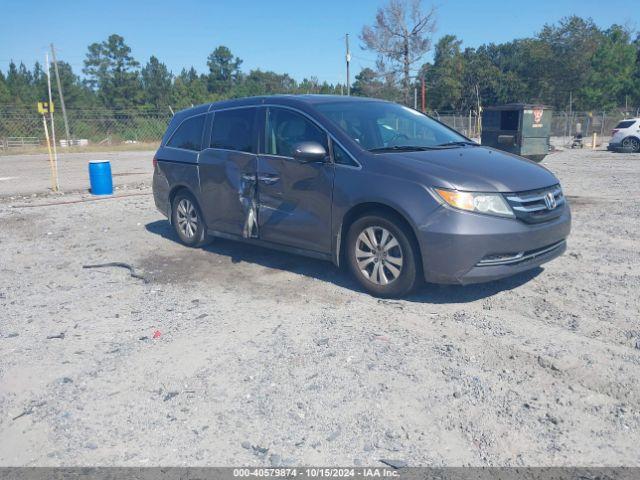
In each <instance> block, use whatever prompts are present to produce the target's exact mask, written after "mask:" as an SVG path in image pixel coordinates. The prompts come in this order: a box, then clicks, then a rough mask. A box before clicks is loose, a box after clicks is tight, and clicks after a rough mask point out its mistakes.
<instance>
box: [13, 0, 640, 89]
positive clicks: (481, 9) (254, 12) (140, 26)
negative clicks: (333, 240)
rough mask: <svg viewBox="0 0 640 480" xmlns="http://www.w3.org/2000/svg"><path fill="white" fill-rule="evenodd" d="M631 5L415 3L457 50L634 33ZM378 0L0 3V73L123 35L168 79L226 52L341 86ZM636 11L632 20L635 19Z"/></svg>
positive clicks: (77, 60) (627, 0)
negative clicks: (618, 29) (348, 53)
mask: <svg viewBox="0 0 640 480" xmlns="http://www.w3.org/2000/svg"><path fill="white" fill-rule="evenodd" d="M634 1H635V0H624V1H618V0H609V1H606V2H605V1H603V0H579V1H573V0H555V1H548V0H529V1H517V0H513V1H510V2H507V1H498V0H484V1H482V0H458V1H454V0H435V1H434V2H429V1H427V0H424V4H425V5H430V4H435V5H436V6H438V15H437V16H438V29H437V31H436V34H435V37H434V38H435V39H437V38H439V37H440V36H442V35H445V34H455V35H457V36H458V37H459V38H461V39H462V40H463V42H464V46H472V47H473V46H477V45H480V44H482V43H489V42H503V41H508V40H511V39H513V38H520V37H525V36H530V35H532V34H534V33H535V32H536V31H538V30H540V28H541V26H542V25H543V24H544V23H547V22H555V21H557V20H558V19H560V18H561V17H563V16H566V15H571V14H579V15H582V16H590V17H592V18H593V19H594V20H595V21H596V23H597V24H599V25H600V26H609V25H610V24H611V23H622V24H626V25H628V26H630V27H631V28H633V29H638V28H640V10H639V9H638V8H630V6H631V5H632V4H633V3H634ZM383 3H384V1H383V0H371V1H365V0H320V1H318V0H316V1H304V0H297V1H294V0H281V1H278V0H262V1H255V0H254V1H250V0H231V1H219V0H210V1H198V0H178V1H176V0H173V1H167V0H155V1H148V0H140V1H136V0H128V1H122V0H106V1H105V0H101V1H94V0H84V1H75V0H67V1H62V0H59V1H57V2H51V1H49V2H44V1H36V0H3V1H2V5H3V6H2V11H1V12H0V69H1V70H3V71H6V69H7V67H8V64H9V61H10V60H11V59H13V60H15V61H16V62H19V61H24V62H25V63H26V64H28V65H29V66H31V65H32V64H33V62H35V61H36V60H40V61H41V62H43V60H44V52H45V49H46V47H47V46H48V44H49V43H50V42H54V44H55V45H56V48H57V50H58V52H59V59H60V60H65V61H67V62H69V63H70V64H71V65H72V66H73V68H74V71H75V72H76V73H81V69H82V61H83V59H84V57H85V53H86V50H87V45H89V43H92V42H95V41H102V40H104V39H106V38H107V37H108V36H109V35H110V34H112V33H118V34H120V35H122V36H124V38H125V41H126V42H127V43H128V44H129V46H130V47H131V48H132V50H133V55H134V56H135V58H136V59H137V60H138V61H140V62H141V63H145V62H146V61H147V60H148V58H149V56H150V55H156V56H157V57H158V58H160V60H161V61H163V62H164V63H166V64H167V66H168V67H169V68H170V69H171V70H172V71H173V72H174V73H178V72H179V71H180V70H181V69H182V67H185V66H186V67H189V66H191V65H193V66H195V67H196V69H198V70H199V71H201V72H204V71H205V70H206V57H207V55H208V54H209V52H210V51H211V50H213V48H214V47H215V46H217V45H226V46H228V47H229V48H230V49H231V51H232V52H233V53H234V54H235V55H237V56H239V57H240V58H242V59H243V60H244V64H243V70H245V71H248V70H249V69H252V68H261V69H263V70H273V71H276V72H280V73H282V72H287V73H289V74H291V75H292V76H293V77H294V78H296V79H297V80H301V79H302V78H303V77H309V76H312V75H315V76H316V77H318V78H319V79H320V80H321V81H323V80H326V81H328V82H331V83H335V82H338V81H343V80H344V34H345V33H349V34H350V36H351V39H352V42H351V43H352V53H353V60H352V62H353V63H352V71H353V72H354V73H357V72H358V71H359V70H360V69H361V68H362V67H365V66H371V65H373V60H374V55H373V54H372V53H371V52H367V51H363V50H361V48H360V41H359V39H358V35H359V33H360V31H361V30H362V26H363V25H364V24H367V23H372V21H373V19H374V16H375V12H376V9H377V7H378V6H380V5H381V4H383ZM634 12H635V13H634Z"/></svg>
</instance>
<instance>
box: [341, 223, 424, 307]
mask: <svg viewBox="0 0 640 480" xmlns="http://www.w3.org/2000/svg"><path fill="white" fill-rule="evenodd" d="M345 247H346V249H347V252H346V256H347V263H348V264H349V268H350V270H351V273H352V274H353V276H354V277H355V278H356V280H357V281H358V282H359V283H360V285H362V286H363V287H364V289H365V290H366V291H367V292H369V293H370V294H371V295H373V296H376V297H383V298H389V297H402V296H405V295H407V294H409V293H410V292H411V291H412V290H413V289H414V288H415V287H416V286H417V284H418V281H419V278H420V271H421V270H420V264H419V262H418V248H417V246H416V245H415V241H413V239H412V235H411V232H409V231H408V228H407V227H406V226H405V225H404V224H403V223H402V222H400V221H399V220H398V219H397V218H395V217H394V216H392V215H387V214H384V213H376V214H369V215H365V216H364V217H361V218H359V219H358V220H356V221H355V222H354V223H353V224H352V225H351V227H350V228H349V233H348V235H347V243H346V246H345Z"/></svg>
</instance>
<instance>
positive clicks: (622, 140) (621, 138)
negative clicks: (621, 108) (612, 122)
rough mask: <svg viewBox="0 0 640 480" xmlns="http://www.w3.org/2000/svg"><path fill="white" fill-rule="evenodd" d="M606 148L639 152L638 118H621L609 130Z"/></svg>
mask: <svg viewBox="0 0 640 480" xmlns="http://www.w3.org/2000/svg"><path fill="white" fill-rule="evenodd" d="M608 150H614V151H616V152H640V118H627V119H625V120H622V121H621V122H620V123H618V125H616V128H614V129H613V130H612V131H611V141H610V142H609V147H608Z"/></svg>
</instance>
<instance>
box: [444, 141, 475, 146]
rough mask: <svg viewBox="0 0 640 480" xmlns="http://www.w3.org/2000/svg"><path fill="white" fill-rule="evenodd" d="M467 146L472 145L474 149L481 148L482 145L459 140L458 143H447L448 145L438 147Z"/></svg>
mask: <svg viewBox="0 0 640 480" xmlns="http://www.w3.org/2000/svg"><path fill="white" fill-rule="evenodd" d="M465 145H472V146H474V147H479V146H480V145H479V144H478V143H476V142H470V141H468V140H458V141H454V142H447V143H441V144H440V145H438V147H449V146H451V147H457V146H460V147H463V146H465Z"/></svg>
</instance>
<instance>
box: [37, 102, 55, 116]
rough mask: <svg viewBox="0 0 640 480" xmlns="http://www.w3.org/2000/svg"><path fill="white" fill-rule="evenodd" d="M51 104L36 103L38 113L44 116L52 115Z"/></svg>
mask: <svg viewBox="0 0 640 480" xmlns="http://www.w3.org/2000/svg"><path fill="white" fill-rule="evenodd" d="M53 108H54V105H53V102H51V103H49V102H38V113H40V114H41V115H44V114H46V113H53Z"/></svg>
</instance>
